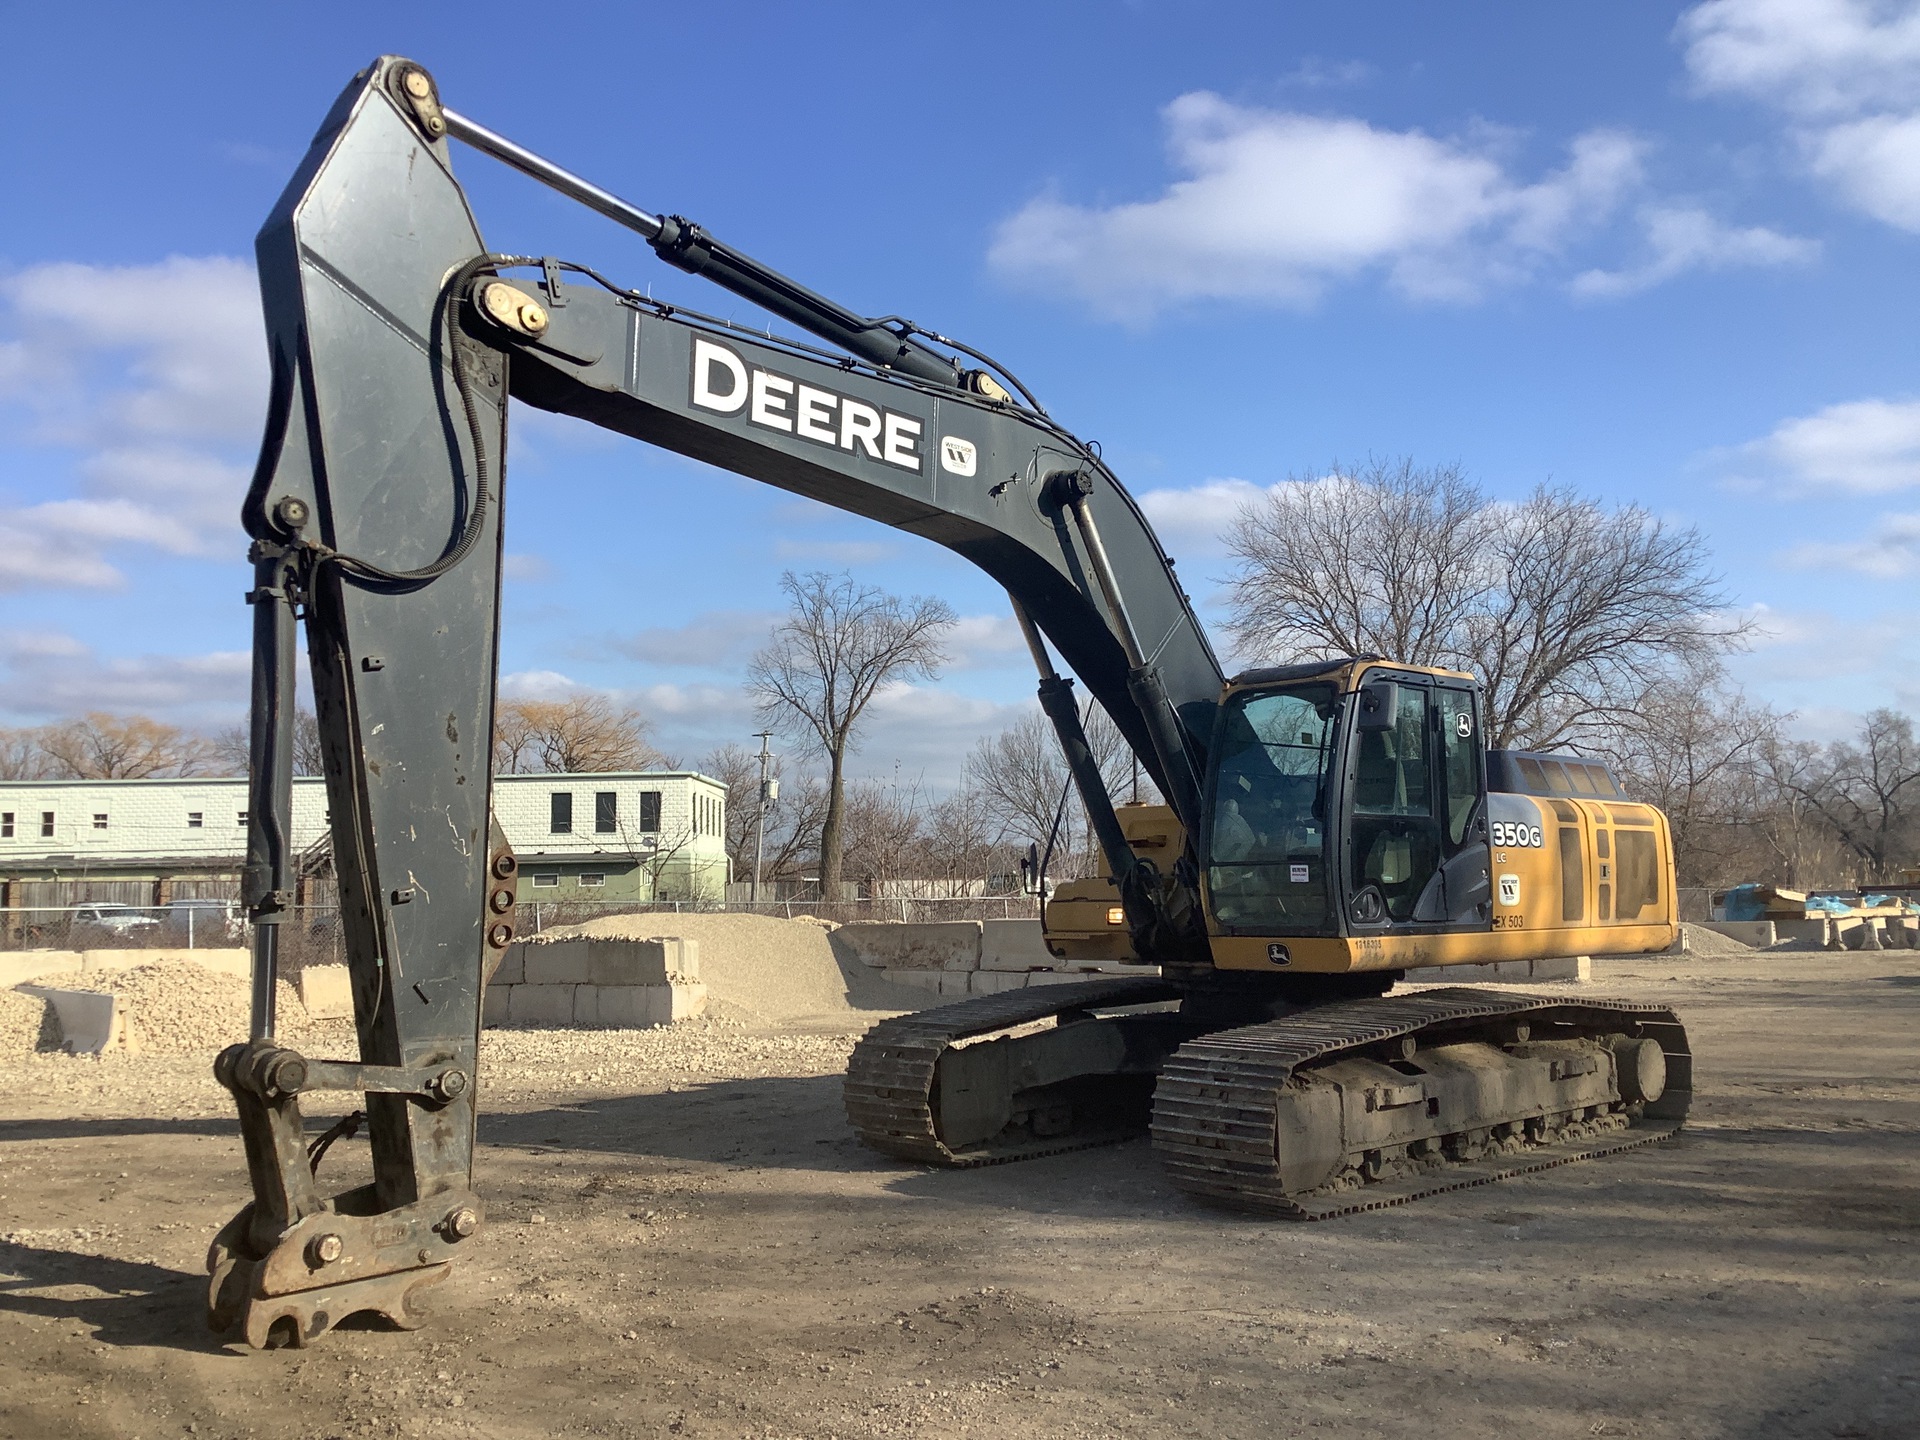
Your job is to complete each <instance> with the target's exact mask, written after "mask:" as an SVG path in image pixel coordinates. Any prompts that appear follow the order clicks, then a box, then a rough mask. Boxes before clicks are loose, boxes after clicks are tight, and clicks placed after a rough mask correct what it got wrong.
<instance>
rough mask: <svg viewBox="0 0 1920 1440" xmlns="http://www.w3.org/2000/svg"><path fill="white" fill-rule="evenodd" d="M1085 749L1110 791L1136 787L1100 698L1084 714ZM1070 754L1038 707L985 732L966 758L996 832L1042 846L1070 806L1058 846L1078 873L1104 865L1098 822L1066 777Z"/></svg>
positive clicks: (1128, 754)
mask: <svg viewBox="0 0 1920 1440" xmlns="http://www.w3.org/2000/svg"><path fill="white" fill-rule="evenodd" d="M1081 726H1082V728H1083V729H1084V730H1085V731H1086V734H1087V748H1088V749H1089V750H1090V751H1091V752H1092V753H1093V758H1094V763H1096V764H1097V765H1098V766H1099V767H1100V773H1101V776H1102V777H1103V778H1104V779H1105V781H1106V785H1107V793H1108V794H1109V795H1111V796H1114V797H1115V798H1123V797H1124V794H1125V793H1130V786H1129V784H1128V779H1129V772H1130V770H1131V769H1132V765H1133V753H1132V751H1131V750H1130V749H1129V748H1128V747H1127V742H1126V739H1125V737H1124V736H1122V735H1121V733H1120V728H1119V727H1118V726H1117V725H1115V724H1114V723H1113V721H1112V720H1111V719H1109V718H1108V716H1107V712H1106V711H1105V710H1104V709H1102V708H1101V707H1100V706H1098V705H1088V706H1087V707H1086V709H1085V711H1084V713H1083V715H1082V718H1081ZM1067 781H1068V771H1067V762H1066V757H1065V756H1064V755H1062V754H1061V752H1060V741H1059V738H1058V737H1057V736H1056V735H1055V734H1054V731H1053V726H1052V724H1051V723H1050V722H1049V721H1048V720H1047V718H1046V717H1045V716H1044V715H1042V714H1040V712H1039V711H1037V710H1035V711H1029V712H1028V713H1027V714H1025V715H1022V716H1021V717H1020V718H1019V719H1018V720H1016V721H1014V722H1013V724H1011V725H1009V726H1007V728H1006V729H1004V730H1002V731H1001V732H1000V733H999V734H997V735H987V736H982V737H981V739H980V740H979V741H978V742H977V743H976V744H975V745H974V748H973V753H972V754H970V755H969V756H968V757H967V784H968V785H969V786H971V787H972V788H974V789H976V790H978V791H979V792H980V795H981V798H982V801H983V803H984V804H985V806H986V807H987V811H988V813H989V814H990V815H991V816H992V817H993V819H994V821H995V822H996V824H997V826H998V835H997V837H996V838H998V839H1003V840H1007V839H1010V840H1014V841H1016V842H1017V843H1018V844H1020V845H1026V844H1028V843H1033V844H1038V845H1042V846H1044V845H1045V844H1046V843H1047V839H1048V837H1049V836H1050V835H1051V834H1052V833H1053V827H1054V821H1055V817H1056V816H1061V814H1062V812H1061V803H1062V797H1064V798H1065V805H1066V809H1065V813H1064V815H1063V816H1062V818H1061V821H1060V833H1061V836H1062V837H1063V839H1064V841H1065V844H1064V846H1063V847H1061V849H1060V850H1059V852H1058V853H1059V854H1060V859H1061V862H1062V864H1063V865H1064V866H1065V867H1067V868H1070V869H1073V870H1075V871H1076V872H1078V873H1084V872H1085V871H1086V870H1087V869H1088V868H1089V867H1092V866H1095V865H1097V864H1098V857H1097V856H1096V855H1095V854H1094V853H1093V851H1094V844H1093V835H1092V826H1091V824H1090V822H1089V821H1088V819H1087V817H1086V812H1085V809H1084V807H1083V806H1082V805H1081V803H1080V797H1079V795H1078V794H1077V793H1075V792H1074V791H1073V789H1072V787H1071V786H1070V785H1069V784H1068V783H1067Z"/></svg>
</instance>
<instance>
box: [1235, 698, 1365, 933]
mask: <svg viewBox="0 0 1920 1440" xmlns="http://www.w3.org/2000/svg"><path fill="white" fill-rule="evenodd" d="M1336 713H1337V710H1336V703H1335V697H1334V692H1333V687H1332V686H1331V685H1301V686H1297V687H1295V688H1293V689H1290V690H1266V691H1254V692H1249V693H1247V694H1243V695H1236V696H1234V697H1233V698H1232V699H1230V700H1229V701H1228V702H1227V704H1226V708H1225V711H1224V713H1223V714H1222V715H1221V717H1220V729H1219V731H1218V732H1217V738H1216V741H1215V744H1214V749H1213V755H1214V765H1215V771H1214V782H1213V807H1212V812H1211V814H1210V815H1209V816H1208V838H1207V850H1208V854H1207V889H1208V892H1209V894H1210V897H1211V900H1212V905H1213V916H1214V920H1215V921H1216V922H1217V923H1218V924H1220V925H1222V926H1227V927H1230V928H1233V929H1238V930H1262V931H1264V930H1272V929H1276V928H1277V929H1284V930H1298V929H1300V928H1302V927H1312V928H1316V929H1317V928H1319V927H1320V926H1321V925H1323V924H1324V923H1325V921H1326V918H1327V883H1326V882H1327V875H1326V811H1327V790H1328V775H1329V772H1330V770H1331V768H1332V765H1333V742H1334V716H1335V714H1336Z"/></svg>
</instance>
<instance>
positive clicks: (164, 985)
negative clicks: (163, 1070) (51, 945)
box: [0, 960, 354, 1062]
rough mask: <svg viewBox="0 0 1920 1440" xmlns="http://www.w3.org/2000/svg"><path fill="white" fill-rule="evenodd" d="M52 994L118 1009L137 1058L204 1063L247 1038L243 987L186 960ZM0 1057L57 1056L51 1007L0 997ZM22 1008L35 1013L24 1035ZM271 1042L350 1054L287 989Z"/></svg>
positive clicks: (339, 1033)
mask: <svg viewBox="0 0 1920 1440" xmlns="http://www.w3.org/2000/svg"><path fill="white" fill-rule="evenodd" d="M59 988H61V989H66V990H91V991H94V992H95V993H98V994H107V995H112V996H114V997H115V998H117V999H119V1000H121V1001H123V1002H125V1003H124V1008H125V1011H126V1017H127V1018H126V1026H127V1038H128V1041H129V1043H130V1044H131V1046H132V1047H133V1048H134V1049H135V1050H136V1051H138V1052H139V1053H141V1054H143V1055H195V1056H204V1057H205V1058H206V1059H207V1060H208V1061H209V1062H211V1061H212V1059H213V1057H214V1056H215V1055H216V1054H218V1053H219V1052H220V1051H221V1050H223V1049H225V1048H226V1047H227V1046H229V1045H231V1044H233V1043H234V1042H235V1041H237V1040H244V1039H246V1038H247V1020H248V1012H249V1010H250V1008H251V1006H250V998H249V997H250V986H249V984H248V982H247V981H245V980H242V979H240V978H239V977H238V976H235V975H222V974H218V973H216V972H215V971H212V970H206V969H203V968H202V967H200V966H198V965H195V964H194V963H193V962H191V961H189V960H165V961H160V962H157V963H155V964H151V965H140V966H136V967H135V968H133V969H131V970H119V971H111V972H108V973H107V974H103V975H96V974H85V975H63V976H60V977H59ZM0 1001H4V1002H5V1003H4V1008H0V1054H4V1055H10V1056H17V1055H26V1054H32V1053H34V1052H35V1051H36V1050H53V1049H58V1048H59V1045H60V1040H61V1037H60V1033H59V1027H58V1022H57V1021H51V1020H45V1019H42V1018H41V1017H42V1016H43V1015H45V1014H50V1013H51V1011H52V1008H53V1007H52V1006H51V1005H48V1004H47V1003H46V1002H45V1001H43V1000H41V999H40V998H39V997H38V996H33V995H25V994H22V993H21V992H19V991H17V990H10V991H0ZM21 1001H25V1002H26V1004H27V1006H28V1007H30V1008H31V1009H32V1010H33V1012H34V1017H35V1018H34V1021H33V1025H32V1033H31V1034H29V1033H28V1026H27V1022H26V1020H25V1019H24V1018H21V1019H17V1020H16V1019H15V1018H14V1017H16V1016H20V1017H24V1016H25V1014H26V1011H25V1010H24V1009H22V1008H21V1007H20V1005H19V1003H18V1002H21ZM278 1019H279V1024H278V1026H277V1027H276V1028H277V1034H278V1037H279V1038H280V1039H281V1040H282V1041H284V1042H285V1043H286V1044H288V1045H291V1046H293V1047H295V1048H296V1049H305V1050H310V1051H312V1052H313V1053H315V1054H319V1053H322V1052H323V1051H324V1052H328V1053H341V1054H345V1053H349V1052H348V1051H346V1050H342V1049H341V1048H340V1047H342V1046H352V1045H353V1044H354V1035H353V1025H352V1023H351V1022H350V1021H346V1020H310V1019H309V1018H308V1017H307V1012H306V1010H305V1008H304V1007H302V1005H301V1004H300V997H299V995H298V994H297V992H295V990H294V988H293V987H292V986H291V985H289V984H287V982H286V981H284V980H283V981H281V982H280V990H279V1011H278Z"/></svg>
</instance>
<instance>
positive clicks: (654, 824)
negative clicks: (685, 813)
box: [640, 790, 660, 835]
mask: <svg viewBox="0 0 1920 1440" xmlns="http://www.w3.org/2000/svg"><path fill="white" fill-rule="evenodd" d="M659 831H660V792H659V791H658V790H642V791H641V792H640V833H641V834H643V835H655V834H658V833H659Z"/></svg>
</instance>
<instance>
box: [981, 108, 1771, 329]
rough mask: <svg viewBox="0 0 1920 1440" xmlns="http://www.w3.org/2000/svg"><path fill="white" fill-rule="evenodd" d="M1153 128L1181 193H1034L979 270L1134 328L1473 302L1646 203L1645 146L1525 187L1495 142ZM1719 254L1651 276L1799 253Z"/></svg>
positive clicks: (1322, 121) (1196, 120)
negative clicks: (1344, 301)
mask: <svg viewBox="0 0 1920 1440" xmlns="http://www.w3.org/2000/svg"><path fill="white" fill-rule="evenodd" d="M1164 115H1165V121H1166V128H1167V145H1168V150H1169V154H1170V158H1171V160H1172V163H1173V166H1174V168H1175V169H1177V170H1179V171H1180V172H1182V173H1183V175H1184V176H1185V178H1183V179H1179V180H1176V181H1174V182H1173V183H1172V184H1170V185H1169V186H1168V187H1167V188H1166V189H1165V190H1164V191H1163V192H1162V193H1161V194H1160V195H1159V196H1158V197H1157V198H1155V199H1152V200H1145V201H1136V202H1131V203H1123V204H1116V205H1112V206H1106V207H1100V206H1087V205H1077V204H1073V203H1071V202H1069V201H1066V200H1064V199H1062V198H1060V197H1059V196H1057V195H1053V194H1047V195H1042V196H1040V197H1038V198H1036V199H1034V200H1032V201H1031V202H1029V203H1028V204H1027V205H1026V206H1025V207H1024V208H1022V209H1021V210H1020V211H1019V212H1018V213H1016V214H1015V215H1013V216H1011V217H1010V218H1009V219H1007V220H1006V221H1005V222H1003V223H1002V225H1001V226H1000V228H999V231H998V232H997V234H996V236H995V238H994V242H993V245H992V248H991V250H990V251H989V255H988V259H989V263H990V264H991V265H992V266H993V267H994V268H995V269H997V270H998V271H999V272H1000V273H1001V274H1002V275H1004V276H1006V277H1008V278H1009V279H1011V280H1015V281H1018V282H1022V283H1025V284H1029V285H1032V286H1034V287H1036V288H1045V289H1048V290H1050V291H1057V292H1062V293H1067V294H1072V295H1076V296H1078V297H1079V298H1080V299H1081V300H1083V301H1085V302H1086V303H1087V304H1088V305H1090V306H1091V307H1092V308H1094V309H1095V310H1096V311H1099V312H1101V313H1103V314H1105V315H1108V316H1111V317H1114V318H1118V319H1123V320H1129V321H1141V320H1145V319H1148V318H1150V317H1151V316H1153V315H1154V314H1155V313H1156V312H1158V311H1160V310H1162V309H1165V308H1167V307H1169V306H1177V305H1180V304H1183V303H1188V302H1195V301H1208V300H1224V299H1236V300H1254V301H1261V302H1266V303H1270V304H1278V305H1292V306H1304V305H1309V304H1311V303H1313V302H1314V301H1315V300H1316V299H1318V298H1319V296H1320V295H1321V294H1323V293H1324V292H1325V290H1326V289H1327V288H1328V287H1329V286H1331V285H1333V284H1336V283H1339V282H1342V281H1347V280H1353V279H1357V278H1360V277H1362V276H1365V275H1368V274H1378V275H1380V276H1383V277H1384V278H1385V280H1386V282H1387V283H1388V284H1389V285H1390V286H1392V287H1393V288H1394V289H1396V290H1398V291H1399V292H1400V293H1402V294H1403V295H1406V296H1408V297H1410V298H1413V299H1418V300H1439V301H1455V302H1461V301H1471V300H1474V299H1477V298H1478V297H1480V296H1481V295H1483V294H1485V293H1486V292H1487V291H1488V290H1489V289H1491V288H1493V287H1495V286H1498V285H1502V284H1511V283H1515V282H1518V281H1521V280H1525V279H1527V278H1530V277H1532V276H1535V275H1538V274H1541V273H1543V272H1545V271H1547V270H1548V269H1549V268H1550V267H1552V266H1553V265H1554V264H1555V263H1556V262H1558V261H1559V260H1560V258H1561V257H1562V255H1563V253H1564V252H1565V250H1566V249H1567V248H1568V247H1570V246H1571V245H1573V244H1574V243H1576V242H1578V241H1582V240H1585V239H1588V238H1590V237H1592V236H1593V235H1594V234H1595V233H1597V232H1598V231H1600V230H1601V229H1602V228H1603V227H1604V226H1606V225H1607V224H1608V223H1609V222H1610V221H1611V219H1612V218H1613V217H1614V216H1615V215H1617V213H1618V212H1619V209H1620V207H1621V205H1622V203H1623V202H1624V201H1626V200H1627V199H1628V198H1629V197H1631V196H1633V195H1635V194H1637V193H1642V192H1644V191H1645V188H1646V181H1645V175H1644V168H1643V158H1644V146H1643V145H1642V144H1641V142H1640V141H1638V140H1636V139H1634V138H1633V137H1632V136H1629V135H1625V134H1621V133H1619V132H1617V131H1610V130H1590V131H1587V132H1586V133H1584V134H1582V135H1580V136H1578V137H1576V138H1575V139H1574V141H1573V142H1572V144H1571V145H1570V146H1569V147H1568V157H1567V160H1566V162H1565V164H1563V165H1562V166H1561V167H1560V168H1558V169H1556V170H1553V171H1550V172H1548V173H1547V174H1545V175H1543V176H1540V177H1539V178H1537V179H1533V180H1525V179H1522V178H1519V177H1517V176H1515V175H1514V174H1512V173H1511V172H1510V170H1509V168H1508V166H1507V165H1506V163H1505V162H1504V161H1503V160H1502V159H1501V158H1500V156H1499V154H1498V153H1497V152H1498V150H1499V148H1501V141H1502V137H1497V136H1496V137H1492V138H1482V139H1478V140H1473V141H1468V140H1457V139H1442V138H1436V137H1434V136H1430V135H1426V134H1424V133H1422V132H1420V131H1418V130H1387V129H1381V128H1378V127H1376V126H1373V125H1370V124H1368V123H1367V122H1365V121H1364V120H1358V119H1353V118H1346V117H1325V116H1317V115H1307V114H1301V113H1296V112H1290V111H1276V110H1263V109H1256V108H1252V107H1248V106H1241V105H1235V104H1232V103H1231V102H1229V101H1227V100H1224V99H1222V98H1221V97H1220V96H1218V95H1215V94H1212V93H1209V92H1207V91H1195V92H1193V93H1191V94H1187V95H1182V96H1180V97H1179V98H1178V99H1176V100H1175V101H1173V103H1172V104H1170V105H1168V106H1167V107H1166V110H1165V112H1164ZM1659 208H1660V207H1655V209H1656V211H1657V210H1658V209H1659ZM1666 208H1669V209H1671V208H1673V207H1666ZM1668 228H1671V226H1669V227H1668ZM1761 236H1767V237H1771V240H1770V242H1762V241H1761V239H1760V238H1759V237H1761ZM1716 238H1717V243H1714V244H1711V245H1708V246H1705V247H1704V248H1703V247H1702V245H1701V244H1699V243H1698V242H1697V241H1696V242H1695V243H1694V244H1692V245H1690V246H1688V245H1680V244H1678V243H1675V244H1672V245H1670V246H1669V247H1668V248H1667V250H1666V251H1664V252H1661V257H1660V258H1661V259H1662V260H1663V263H1664V267H1665V268H1664V269H1663V270H1662V271H1661V273H1660V274H1659V275H1658V277H1657V278H1659V279H1665V278H1669V277H1670V276H1672V275H1675V274H1678V273H1680V271H1682V270H1684V269H1689V268H1693V267H1694V266H1697V265H1700V264H1706V263H1713V264H1717V265H1728V264H1777V263H1780V260H1781V258H1782V255H1783V253H1784V247H1797V246H1799V245H1801V244H1803V243H1804V242H1793V241H1788V240H1786V238H1785V237H1780V236H1773V235H1772V232H1749V231H1735V230H1724V229H1723V230H1722V231H1720V232H1719V233H1718V235H1717V237H1716ZM1799 253H1800V252H1799V251H1798V250H1797V249H1796V250H1795V251H1794V255H1795V258H1798V255H1799ZM1649 283H1653V279H1652V278H1646V279H1644V280H1642V281H1641V282H1640V285H1644V284H1649ZM1634 288H1640V287H1639V286H1638V285H1637V286H1636V287H1634Z"/></svg>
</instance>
